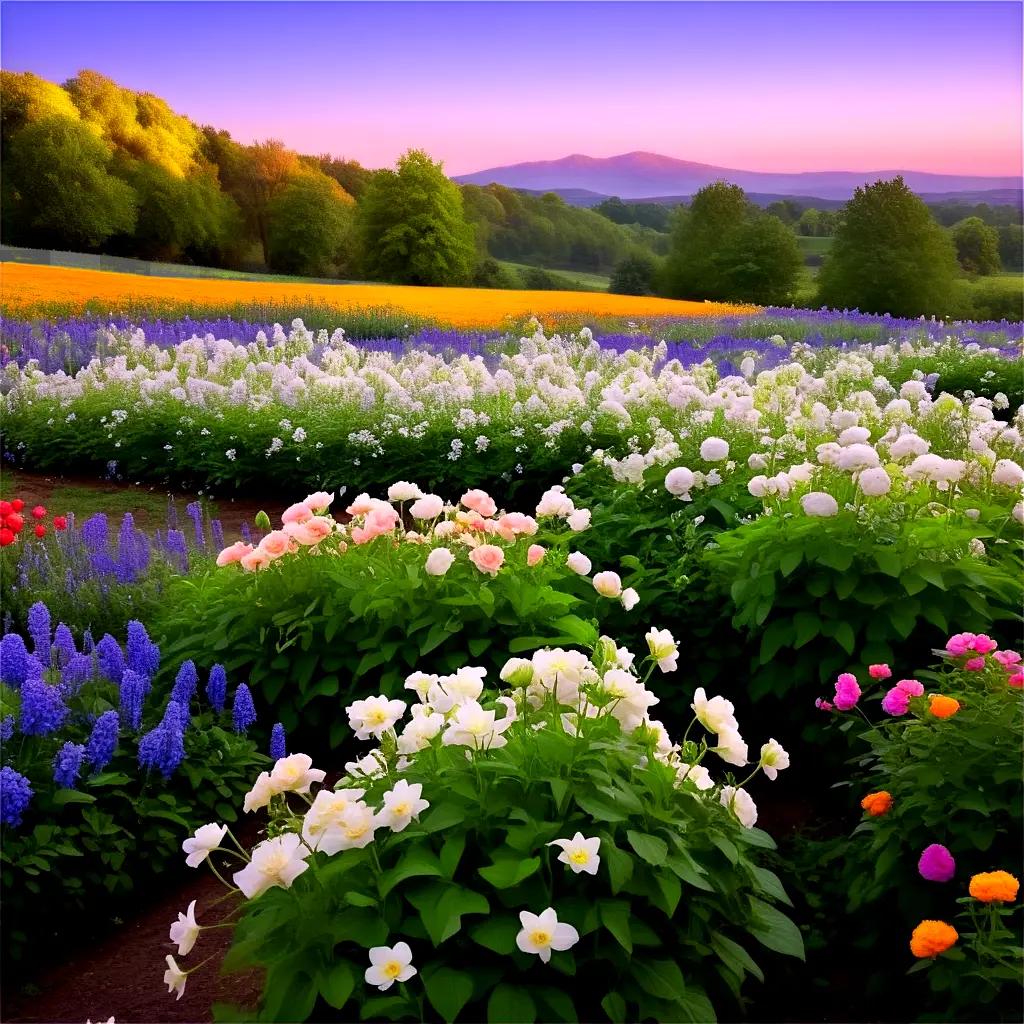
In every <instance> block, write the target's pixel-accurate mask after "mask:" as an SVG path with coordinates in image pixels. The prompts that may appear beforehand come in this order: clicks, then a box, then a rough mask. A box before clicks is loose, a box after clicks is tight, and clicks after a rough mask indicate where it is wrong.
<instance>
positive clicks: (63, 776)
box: [53, 740, 85, 789]
mask: <svg viewBox="0 0 1024 1024" xmlns="http://www.w3.org/2000/svg"><path fill="white" fill-rule="evenodd" d="M84 756H85V747H84V746H82V744H81V743H72V742H71V741H70V740H68V742H67V743H65V744H64V746H63V747H61V748H60V750H58V751H57V756H56V757H55V758H54V759H53V781H54V782H56V783H57V785H58V786H59V787H60V788H61V789H74V788H75V783H76V782H77V781H78V775H79V772H81V770H82V758H83V757H84Z"/></svg>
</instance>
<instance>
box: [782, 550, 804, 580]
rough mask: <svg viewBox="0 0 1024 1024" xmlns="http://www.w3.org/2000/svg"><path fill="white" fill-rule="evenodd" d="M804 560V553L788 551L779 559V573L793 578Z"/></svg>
mask: <svg viewBox="0 0 1024 1024" xmlns="http://www.w3.org/2000/svg"><path fill="white" fill-rule="evenodd" d="M803 560H804V553H803V552H802V551H799V550H797V551H787V552H786V553H785V554H784V555H783V556H782V557H781V558H780V559H779V572H781V573H782V575H783V576H792V575H793V573H794V572H795V571H796V567H797V566H798V565H799V564H800V563H801V562H802V561H803Z"/></svg>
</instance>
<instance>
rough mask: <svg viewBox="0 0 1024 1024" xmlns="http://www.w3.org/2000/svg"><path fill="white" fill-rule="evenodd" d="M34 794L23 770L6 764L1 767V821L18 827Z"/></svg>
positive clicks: (12, 826)
mask: <svg viewBox="0 0 1024 1024" xmlns="http://www.w3.org/2000/svg"><path fill="white" fill-rule="evenodd" d="M33 795H34V794H33V790H32V786H31V785H30V784H29V781H28V779H26V778H25V776H24V775H22V774H21V772H16V771H15V770H14V769H13V768H11V767H10V766H9V765H6V764H5V765H4V766H3V768H0V822H3V823H4V824H5V825H9V826H10V827H11V828H17V827H18V826H19V825H20V824H21V817H22V815H23V814H24V813H25V810H26V809H27V808H28V805H29V804H30V803H31V802H32V797H33Z"/></svg>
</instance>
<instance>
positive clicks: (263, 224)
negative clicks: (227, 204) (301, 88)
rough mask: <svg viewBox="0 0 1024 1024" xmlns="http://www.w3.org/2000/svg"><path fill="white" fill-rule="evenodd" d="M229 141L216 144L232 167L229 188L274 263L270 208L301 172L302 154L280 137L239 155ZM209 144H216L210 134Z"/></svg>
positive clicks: (268, 257) (268, 261)
mask: <svg viewBox="0 0 1024 1024" xmlns="http://www.w3.org/2000/svg"><path fill="white" fill-rule="evenodd" d="M227 141H230V137H229V140H224V139H220V140H219V141H218V142H217V143H216V145H217V146H218V148H219V150H220V152H221V153H222V154H223V157H224V158H225V159H226V161H227V162H228V166H229V167H230V169H231V170H230V173H231V176H232V177H231V182H230V184H229V185H228V188H229V189H230V191H231V194H232V195H233V196H234V198H235V200H236V201H237V202H238V205H239V206H241V208H242V210H243V212H244V213H245V216H246V219H247V221H248V223H249V227H250V230H251V231H252V233H253V235H254V236H255V237H256V238H258V239H259V242H260V247H261V249H262V251H263V262H264V263H265V264H266V265H267V266H270V240H269V236H268V231H267V225H268V222H269V213H268V208H269V206H270V203H271V202H272V200H273V199H274V197H275V196H277V195H278V194H279V193H281V192H282V191H283V190H284V189H285V187H286V186H287V185H288V183H289V182H290V181H291V180H292V178H293V177H294V176H295V174H296V173H297V172H298V170H299V166H300V165H299V157H298V154H296V153H293V152H292V151H291V150H290V149H287V148H285V145H284V143H283V142H281V141H279V140H278V139H267V141H266V142H257V143H254V144H253V145H251V146H245V147H243V148H242V152H241V154H240V155H239V154H238V153H235V152H233V151H232V150H231V147H230V146H228V145H227ZM208 144H213V143H212V140H210V139H209V137H208Z"/></svg>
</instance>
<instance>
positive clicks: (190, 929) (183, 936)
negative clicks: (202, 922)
mask: <svg viewBox="0 0 1024 1024" xmlns="http://www.w3.org/2000/svg"><path fill="white" fill-rule="evenodd" d="M198 938H199V925H198V924H196V901H195V900H193V901H192V902H191V903H190V904H189V905H188V910H186V911H185V913H184V914H183V913H181V911H180V910H179V911H178V920H177V921H174V922H173V923H172V924H171V942H176V943H177V944H178V956H188V954H189V953H191V952H192V947H193V946H194V945H195V944H196V939H198Z"/></svg>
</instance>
